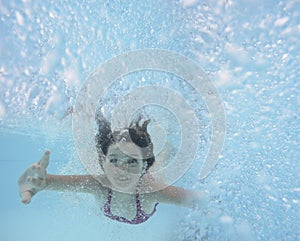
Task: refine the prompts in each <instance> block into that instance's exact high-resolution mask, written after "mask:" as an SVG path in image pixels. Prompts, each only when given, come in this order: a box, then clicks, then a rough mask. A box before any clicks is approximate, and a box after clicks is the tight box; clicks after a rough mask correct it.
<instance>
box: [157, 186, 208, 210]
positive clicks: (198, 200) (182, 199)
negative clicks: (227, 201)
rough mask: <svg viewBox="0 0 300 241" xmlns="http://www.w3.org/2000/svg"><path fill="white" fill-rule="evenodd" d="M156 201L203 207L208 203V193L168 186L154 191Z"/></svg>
mask: <svg viewBox="0 0 300 241" xmlns="http://www.w3.org/2000/svg"><path fill="white" fill-rule="evenodd" d="M156 199H157V201H158V202H162V203H169V204H175V205H180V206H184V207H188V208H197V207H200V208H201V207H205V206H207V204H208V194H207V193H205V192H201V191H197V190H186V189H184V188H180V187H174V186H168V187H166V188H165V189H162V190H160V191H158V192H156Z"/></svg>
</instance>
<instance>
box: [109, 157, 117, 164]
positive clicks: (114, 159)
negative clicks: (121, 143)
mask: <svg viewBox="0 0 300 241" xmlns="http://www.w3.org/2000/svg"><path fill="white" fill-rule="evenodd" d="M109 162H110V163H111V164H117V162H118V159H116V158H113V159H110V160H109Z"/></svg>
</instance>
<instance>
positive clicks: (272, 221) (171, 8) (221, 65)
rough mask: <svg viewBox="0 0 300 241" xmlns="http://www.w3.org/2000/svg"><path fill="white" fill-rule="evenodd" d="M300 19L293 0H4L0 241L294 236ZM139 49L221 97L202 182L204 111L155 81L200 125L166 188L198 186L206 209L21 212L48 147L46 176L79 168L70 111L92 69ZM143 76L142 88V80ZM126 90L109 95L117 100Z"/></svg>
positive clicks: (74, 202) (51, 201) (42, 201)
mask: <svg viewBox="0 0 300 241" xmlns="http://www.w3.org/2000/svg"><path fill="white" fill-rule="evenodd" d="M299 12H300V2H299V1H296V0H295V1H271V0H266V1H257V0H254V1H249V0H241V1H225V0H224V1H213V0H211V1H196V0H185V1H115V2H110V1H87V2H82V3H81V2H78V3H75V2H74V1H64V2H58V1H28V0H26V1H25V0H24V1H1V2H0V17H1V18H0V21H1V23H0V33H1V34H0V83H1V86H0V94H1V97H0V130H1V132H0V133H1V135H0V142H1V145H0V146H1V154H0V164H1V168H0V170H1V171H0V172H1V190H2V195H1V203H0V204H1V205H0V206H1V207H0V208H1V216H0V240H6V241H11V240H14V241H19V240H32V241H33V240H43V241H44V240H45V241H46V240H83V239H84V240H91V241H93V240H130V241H131V240H149V241H151V240H251V241H252V240H271V241H273V240H274V241H278V240H291V241H295V240H300V232H299V227H300V221H299V216H300V208H299V207H300V176H299V173H300V164H299V157H300V153H299V144H300V143H299V113H300V109H299V81H298V76H299V69H300V68H299V56H300V55H299V44H298V39H299V34H300V17H299ZM145 48H159V49H165V50H171V51H175V52H177V53H180V54H183V55H185V56H187V57H189V58H190V59H192V60H194V61H196V62H197V63H199V65H200V66H201V67H202V68H203V70H204V71H205V72H206V73H207V74H208V76H209V77H210V79H211V80H212V82H213V83H214V85H215V86H216V88H217V89H218V92H219V94H220V96H221V98H222V100H223V103H224V107H225V112H226V139H225V144H224V147H223V151H222V156H221V158H220V159H219V161H218V165H217V167H216V168H215V169H214V171H213V172H212V173H211V174H210V175H209V176H208V177H207V178H206V179H204V180H199V178H198V177H199V169H200V167H201V160H202V158H203V153H206V151H207V146H208V143H209V133H210V131H211V127H210V124H211V123H210V121H209V120H208V119H207V118H208V115H207V109H206V106H205V104H204V103H203V101H202V100H201V97H199V96H196V94H195V93H194V92H193V91H192V90H191V89H190V88H189V87H188V86H184V85H183V86H182V83H180V81H177V82H176V81H174V80H173V79H172V78H171V77H170V76H167V77H166V78H165V79H167V78H169V83H171V84H169V86H168V87H170V88H171V87H174V89H176V90H181V92H182V94H185V98H186V99H187V101H188V102H189V103H190V104H191V106H193V107H194V108H195V109H197V111H196V112H197V116H198V117H199V118H201V119H202V120H203V121H202V122H201V125H202V129H201V130H202V133H201V134H202V135H201V136H200V138H199V143H201V148H200V151H199V153H198V159H197V161H195V162H194V163H193V166H192V168H191V169H190V170H189V171H188V172H187V173H186V175H185V176H184V177H183V178H182V179H180V180H179V181H178V182H177V183H176V185H177V186H182V187H189V188H194V189H200V190H208V191H209V192H210V194H211V202H210V205H209V207H208V208H206V209H204V210H198V211H196V210H194V211H192V210H187V209H184V208H178V207H175V206H168V205H163V204H162V205H160V206H159V208H158V212H157V213H156V214H155V216H154V217H153V218H151V219H150V220H149V221H148V222H146V223H144V224H142V225H140V226H130V225H124V224H118V223H115V222H112V221H110V220H107V219H106V218H104V217H103V216H101V214H100V211H99V210H98V209H97V206H96V204H95V201H94V200H93V198H92V197H90V196H88V195H82V194H76V195H75V194H65V193H64V194H62V193H55V192H42V193H39V194H37V195H36V197H34V199H33V201H32V203H31V204H30V205H29V206H24V205H22V204H21V203H20V199H19V197H18V193H17V184H16V181H17V178H18V176H19V175H20V174H21V173H22V171H23V170H24V169H25V168H26V167H28V165H29V164H30V163H32V162H34V161H37V160H38V159H39V158H40V156H41V154H42V153H43V151H44V150H45V149H46V148H49V149H50V150H51V153H52V154H51V161H50V166H49V170H48V172H49V173H61V174H71V173H72V174H74V173H77V174H82V173H84V172H85V170H84V167H83V166H82V164H81V163H80V161H79V159H78V156H77V154H76V150H75V147H74V144H73V140H72V123H71V115H68V114H67V113H68V110H69V108H70V107H71V106H74V104H75V101H76V95H77V94H78V92H79V90H80V87H81V85H82V84H83V83H84V81H85V80H86V79H87V77H88V76H89V74H90V73H91V72H92V71H94V70H95V69H96V68H97V67H98V66H99V65H100V64H102V63H103V62H104V61H106V60H107V59H110V58H112V57H114V56H117V55H119V54H122V53H124V52H127V51H132V50H137V49H145ZM147 76H148V77H149V76H150V77H151V74H149V75H146V76H145V79H141V78H140V79H139V81H140V82H139V83H143V82H146V85H147V84H151V78H148V79H147ZM152 81H153V80H152ZM159 81H161V83H162V82H164V81H163V80H159ZM170 81H171V82H170ZM172 81H173V82H172ZM134 87H135V86H134V85H130V84H129V85H119V86H118V85H116V89H115V92H114V94H115V96H116V97H118V98H119V97H120V95H121V94H120V93H126V91H130V90H132V89H134ZM186 93H187V95H186ZM114 94H111V96H112V97H113V96H114ZM113 100H115V98H110V99H109V98H108V100H107V103H108V105H111V103H113ZM110 101H111V102H110ZM157 111H158V112H159V111H162V110H157ZM174 130H176V128H175V127H174V129H172V128H171V130H170V132H171V133H174V132H173V131H174ZM174 139H176V137H174V136H171V142H172V141H173V142H174V143H176V140H174Z"/></svg>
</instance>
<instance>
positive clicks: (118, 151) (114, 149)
mask: <svg viewBox="0 0 300 241" xmlns="http://www.w3.org/2000/svg"><path fill="white" fill-rule="evenodd" d="M107 155H108V156H109V155H118V156H127V157H130V158H138V159H142V152H141V148H140V147H138V146H137V145H135V144H134V143H131V142H118V143H115V144H112V145H110V146H109V148H108V151H107Z"/></svg>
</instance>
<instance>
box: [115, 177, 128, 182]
mask: <svg viewBox="0 0 300 241" xmlns="http://www.w3.org/2000/svg"><path fill="white" fill-rule="evenodd" d="M117 180H118V181H120V182H126V181H128V180H129V178H128V177H124V176H119V177H117Z"/></svg>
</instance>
